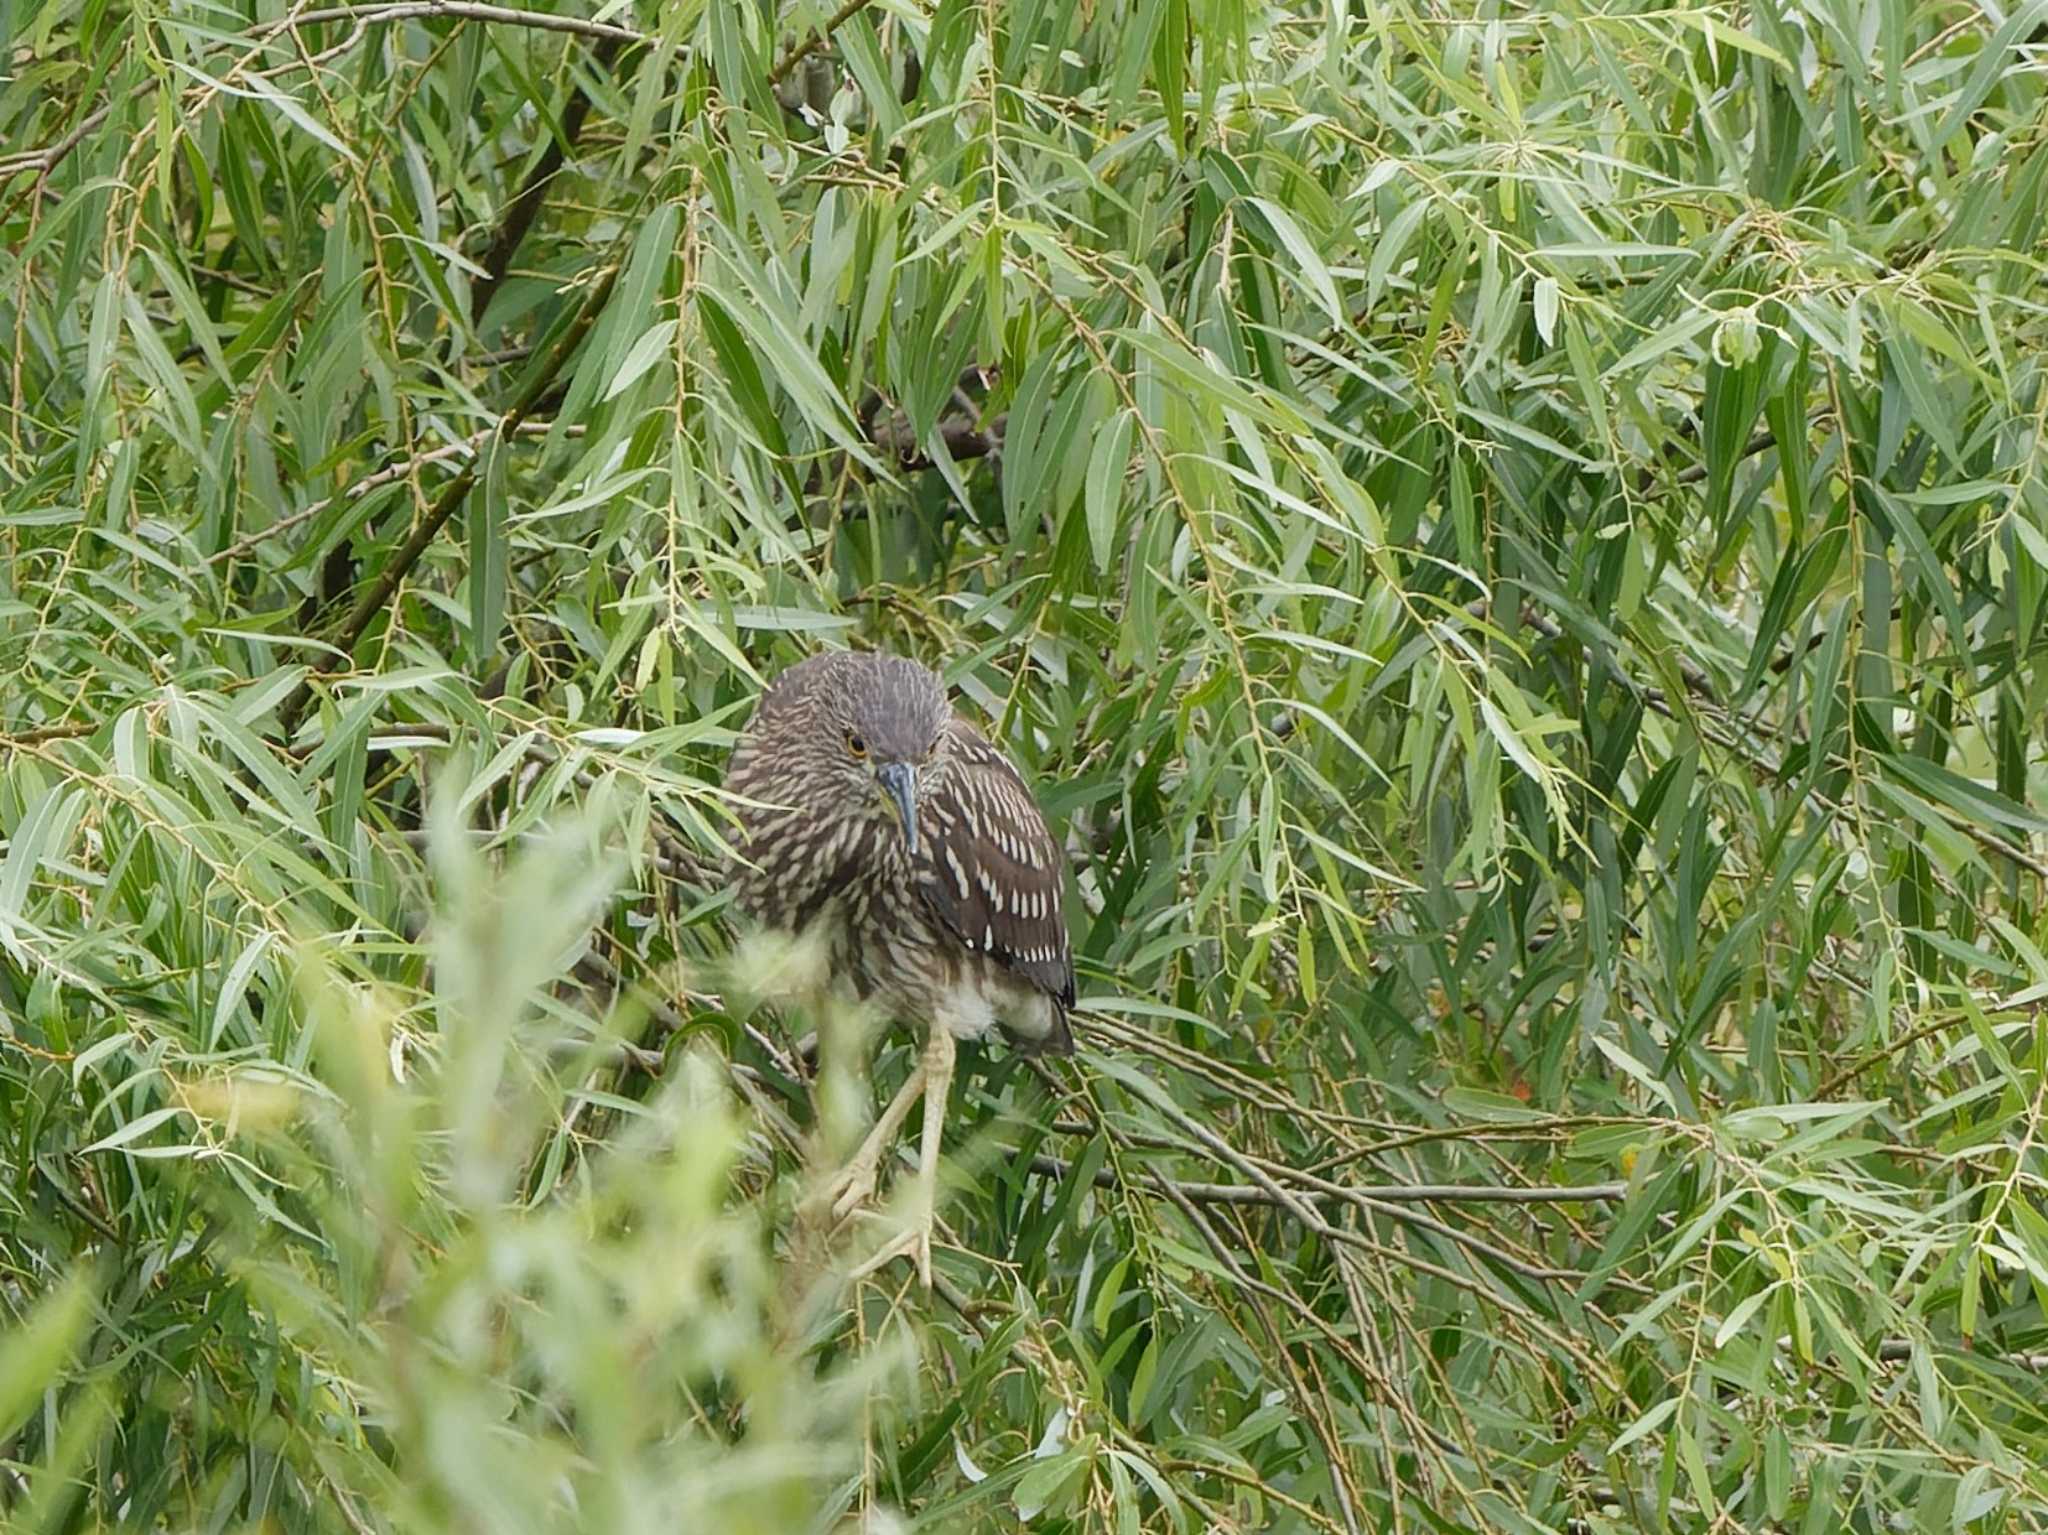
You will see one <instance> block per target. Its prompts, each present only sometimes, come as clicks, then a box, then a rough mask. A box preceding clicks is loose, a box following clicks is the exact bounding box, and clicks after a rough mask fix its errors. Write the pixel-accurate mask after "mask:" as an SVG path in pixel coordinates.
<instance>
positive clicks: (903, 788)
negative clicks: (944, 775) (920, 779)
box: [875, 762, 917, 854]
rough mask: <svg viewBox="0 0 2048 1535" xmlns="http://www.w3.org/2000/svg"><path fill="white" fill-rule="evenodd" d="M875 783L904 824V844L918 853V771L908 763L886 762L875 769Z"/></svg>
mask: <svg viewBox="0 0 2048 1535" xmlns="http://www.w3.org/2000/svg"><path fill="white" fill-rule="evenodd" d="M875 782H876V783H878V784H880V785H881V786H882V791H883V792H884V793H885V794H887V795H888V796H889V803H890V804H891V805H892V806H894V807H895V810H896V817H897V819H898V820H900V821H901V822H902V823H903V841H904V844H905V845H906V846H907V847H908V848H909V849H910V851H911V852H912V853H913V854H915V853H916V852H917V769H916V768H915V767H913V766H911V764H909V763H908V762H885V763H883V764H882V765H881V766H880V767H878V768H876V769H875Z"/></svg>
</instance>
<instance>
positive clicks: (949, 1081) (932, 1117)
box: [910, 1023, 954, 1290]
mask: <svg viewBox="0 0 2048 1535" xmlns="http://www.w3.org/2000/svg"><path fill="white" fill-rule="evenodd" d="M953 1050H954V1045H953V1031H952V1030H951V1029H949V1028H947V1027H946V1026H945V1024H943V1023H938V1024H935V1025H934V1026H933V1028H932V1032H931V1037H930V1038H929V1039H927V1040H926V1041H925V1047H924V1144H923V1146H922V1147H920V1148H919V1151H918V1158H917V1203H916V1204H915V1205H914V1206H912V1208H911V1212H910V1218H911V1220H912V1221H913V1222H914V1224H913V1225H912V1227H911V1240H912V1241H913V1242H915V1243H916V1246H915V1247H914V1248H913V1249H912V1251H913V1252H914V1253H915V1254H916V1257H917V1277H918V1279H919V1280H921V1281H922V1282H923V1284H924V1287H925V1288H926V1289H927V1290H929V1289H930V1288H931V1287H932V1222H933V1220H934V1219H936V1217H937V1212H938V1207H939V1137H940V1136H941V1135H942V1134H943V1133H944V1131H945V1128H946V1100H947V1099H948V1098H949V1097H951V1096H952V1093H953Z"/></svg>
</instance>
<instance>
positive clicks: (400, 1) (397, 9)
mask: <svg viewBox="0 0 2048 1535" xmlns="http://www.w3.org/2000/svg"><path fill="white" fill-rule="evenodd" d="M444 16H446V17H455V18H457V19H460V20H464V21H490V22H499V23H502V24H504V25H507V26H515V27H537V28H539V29H540V30H541V31H543V32H571V33H574V34H576V35H577V36H579V37H601V38H609V39H611V40H612V41H613V42H614V43H615V44H616V43H637V42H642V41H644V40H645V38H644V36H643V34H641V33H639V32H636V31H634V30H633V29H632V28H631V27H621V26H617V25H614V24H613V23H611V22H606V21H585V20H583V18H582V17H580V16H555V15H551V14H550V13H548V12H546V11H522V10H519V9H517V8H516V7H514V6H509V5H484V4H480V3H478V0H397V3H395V4H388V5H330V6H324V7H322V8H321V9H320V10H317V11H302V12H300V13H299V14H298V15H296V16H286V17H283V18H281V19H280V20H277V21H273V22H268V23H266V24H264V25H262V26H258V27H254V28H252V29H251V30H250V32H249V36H251V37H252V38H255V39H256V40H258V41H259V42H260V41H262V40H264V39H266V38H271V37H275V36H276V35H277V34H278V33H280V32H289V31H296V30H297V29H298V28H300V27H310V26H316V25H318V24H319V23H321V22H325V21H353V22H357V23H359V24H362V25H367V26H378V25H382V24H384V23H387V22H393V21H412V20H417V19H420V18H436V17H444Z"/></svg>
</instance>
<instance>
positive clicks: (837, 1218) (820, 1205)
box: [803, 1160, 875, 1231]
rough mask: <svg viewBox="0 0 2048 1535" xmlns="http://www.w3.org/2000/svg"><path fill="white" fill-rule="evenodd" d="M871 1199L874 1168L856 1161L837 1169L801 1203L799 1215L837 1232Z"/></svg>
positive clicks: (873, 1184) (873, 1185) (873, 1193)
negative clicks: (802, 1214) (801, 1207)
mask: <svg viewBox="0 0 2048 1535" xmlns="http://www.w3.org/2000/svg"><path fill="white" fill-rule="evenodd" d="M874 1197H875V1168H874V1166H873V1165H872V1164H871V1163H868V1162H865V1161H860V1160H856V1161H853V1162H850V1163H848V1164H847V1165H846V1166H845V1167H842V1168H840V1169H839V1171H838V1172H836V1173H834V1174H833V1175H832V1176H831V1177H830V1178H828V1179H826V1180H825V1182H824V1183H823V1184H821V1185H820V1186H819V1187H818V1188H817V1189H815V1190H813V1191H812V1192H811V1193H810V1194H809V1195H808V1196H807V1197H806V1198H805V1199H804V1202H803V1213H804V1214H805V1215H806V1216H808V1217H809V1218H810V1219H811V1220H813V1221H815V1222H817V1223H818V1224H820V1225H823V1226H824V1227H826V1229H828V1230H832V1231H837V1230H838V1229H839V1228H840V1227H842V1226H844V1225H845V1224H846V1223H847V1222H848V1221H849V1220H851V1219H852V1218H853V1217H854V1215H855V1214H856V1213H858V1212H859V1210H860V1209H861V1208H862V1207H863V1206H864V1205H866V1204H868V1203H869V1202H870V1201H871V1200H873V1198H874Z"/></svg>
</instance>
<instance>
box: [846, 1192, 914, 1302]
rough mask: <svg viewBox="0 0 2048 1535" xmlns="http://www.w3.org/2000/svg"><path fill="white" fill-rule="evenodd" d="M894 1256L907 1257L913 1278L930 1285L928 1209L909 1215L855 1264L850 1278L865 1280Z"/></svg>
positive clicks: (894, 1257)
mask: <svg viewBox="0 0 2048 1535" xmlns="http://www.w3.org/2000/svg"><path fill="white" fill-rule="evenodd" d="M897 1258H908V1259H910V1261H911V1262H912V1263H914V1264H916V1265H917V1280H918V1283H919V1284H921V1285H923V1286H924V1287H925V1289H927V1290H929V1289H931V1287H932V1212H931V1211H930V1210H923V1211H919V1212H916V1213H914V1214H912V1216H911V1218H910V1224H909V1225H907V1226H905V1227H904V1228H903V1229H902V1230H901V1231H899V1232H897V1233H896V1235H894V1236H893V1237H891V1238H889V1240H888V1241H886V1242H884V1243H883V1244H882V1245H881V1246H880V1247H878V1248H877V1249H876V1250H875V1251H874V1252H872V1253H870V1254H869V1255H868V1256H867V1257H865V1258H863V1259H862V1260H861V1261H860V1262H859V1263H857V1264H855V1265H854V1267H853V1271H852V1273H850V1274H849V1275H848V1276H847V1277H848V1278H850V1279H856V1280H858V1279H865V1278H867V1276H868V1275H870V1274H873V1273H875V1272H877V1271H878V1270H880V1269H881V1268H883V1267H884V1266H886V1265H887V1264H889V1263H891V1262H893V1261H894V1260H895V1259H897Z"/></svg>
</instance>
